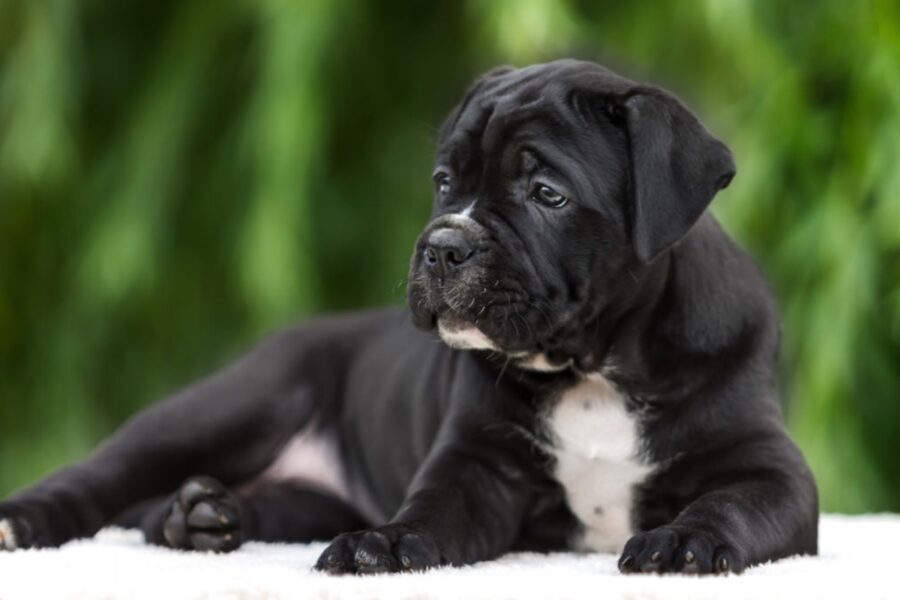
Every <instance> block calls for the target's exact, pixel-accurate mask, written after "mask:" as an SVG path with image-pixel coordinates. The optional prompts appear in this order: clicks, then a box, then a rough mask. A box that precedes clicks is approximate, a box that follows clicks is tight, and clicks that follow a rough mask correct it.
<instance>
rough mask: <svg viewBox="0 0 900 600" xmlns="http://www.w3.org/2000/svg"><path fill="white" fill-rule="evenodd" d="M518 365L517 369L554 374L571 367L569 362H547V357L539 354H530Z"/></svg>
mask: <svg viewBox="0 0 900 600" xmlns="http://www.w3.org/2000/svg"><path fill="white" fill-rule="evenodd" d="M518 365H519V367H521V368H523V369H528V370H529V371H540V372H542V373H555V372H557V371H565V370H566V369H568V368H569V365H571V361H566V362H564V363H559V364H553V363H551V362H550V361H549V360H547V355H546V354H544V353H543V352H541V353H540V354H532V355H530V356H526V357H525V358H523V359H522V360H520V361H519V362H518Z"/></svg>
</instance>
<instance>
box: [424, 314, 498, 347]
mask: <svg viewBox="0 0 900 600" xmlns="http://www.w3.org/2000/svg"><path fill="white" fill-rule="evenodd" d="M438 333H440V335H441V339H442V340H444V342H446V344H447V345H448V346H450V347H451V348H457V349H459V350H496V349H497V347H496V346H495V345H494V343H493V342H492V341H491V340H490V339H488V337H487V336H486V335H484V334H483V333H482V332H481V330H480V329H478V328H477V327H475V326H474V325H469V326H467V327H462V328H460V329H450V328H448V327H447V326H445V325H444V324H443V323H442V322H441V321H438Z"/></svg>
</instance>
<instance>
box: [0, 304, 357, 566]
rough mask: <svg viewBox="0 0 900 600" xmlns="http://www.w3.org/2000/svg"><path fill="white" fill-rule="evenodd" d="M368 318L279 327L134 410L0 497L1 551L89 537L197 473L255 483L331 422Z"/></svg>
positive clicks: (234, 482)
mask: <svg viewBox="0 0 900 600" xmlns="http://www.w3.org/2000/svg"><path fill="white" fill-rule="evenodd" d="M360 321H363V322H362V323H361V322H360ZM371 322H373V320H372V319H371V317H370V316H368V315H366V314H364V315H362V316H359V317H352V318H334V319H323V320H319V321H317V322H314V323H310V324H305V325H302V326H300V327H296V328H293V329H290V330H287V331H285V332H282V333H279V334H277V335H275V336H272V337H271V338H269V339H268V340H266V341H264V342H263V343H262V344H260V345H259V346H257V347H256V348H255V349H254V350H252V351H251V352H250V353H249V354H248V355H247V356H245V357H244V358H242V359H240V360H238V361H237V362H236V363H234V364H233V365H232V366H230V367H228V368H226V369H225V370H223V371H222V372H220V373H218V374H216V375H214V376H212V377H210V378H209V379H207V380H205V381H202V382H200V383H199V384H197V385H194V386H192V387H190V388H188V389H186V390H184V391H182V392H180V393H177V394H175V395H173V396H172V397H170V398H168V399H167V400H165V401H163V402H161V403H158V404H155V405H153V406H151V407H150V408H148V409H147V410H145V411H143V412H141V413H140V414H138V415H137V416H136V417H134V418H133V419H131V420H130V421H129V422H128V423H126V424H125V425H124V426H123V427H122V428H121V429H119V430H118V431H117V432H116V433H115V434H114V435H113V436H112V437H110V438H109V439H108V440H107V441H105V442H104V443H103V444H101V445H100V446H99V447H98V448H97V449H96V450H95V451H94V452H93V453H92V454H91V455H90V456H89V457H88V458H87V459H86V460H84V461H82V462H80V463H77V464H75V465H72V466H70V467H67V468H65V469H62V470H61V471H58V472H57V473H55V474H53V475H51V476H50V477H48V478H46V479H45V480H43V481H41V482H40V483H38V484H37V485H35V486H33V487H31V488H27V489H25V490H23V491H21V492H19V493H17V494H15V495H13V496H12V497H11V498H9V499H8V500H5V501H3V502H0V550H3V549H7V550H9V549H16V548H28V547H47V546H57V545H59V544H62V543H64V542H66V541H68V540H70V539H73V538H77V537H86V536H90V535H93V534H94V533H95V532H96V531H97V530H98V529H100V528H101V527H103V526H104V525H106V524H108V523H110V522H111V521H112V519H113V518H115V517H116V516H117V515H119V514H121V513H122V512H123V511H125V510H126V509H128V508H129V507H131V506H134V505H135V504H138V503H140V502H142V501H144V500H147V499H149V498H154V497H158V496H162V495H164V494H169V493H171V491H172V490H174V489H176V488H177V487H178V486H179V485H180V484H181V483H182V482H183V481H185V480H186V479H187V478H188V477H190V476H192V475H195V474H197V473H204V474H207V475H210V476H212V477H215V478H216V479H217V480H219V481H221V482H222V483H223V484H225V485H227V486H234V485H238V484H241V483H244V482H246V481H249V480H251V479H253V478H254V477H255V476H257V475H259V473H261V472H262V471H263V470H264V469H265V468H266V467H267V466H268V464H269V463H271V461H272V460H273V459H274V458H275V457H276V455H277V454H278V452H279V451H280V450H281V449H282V447H283V446H284V445H285V444H286V443H287V442H288V441H289V440H290V439H291V437H292V436H294V435H295V434H296V433H297V432H298V431H300V430H302V429H304V428H306V427H308V426H310V425H311V424H320V425H327V424H328V423H329V422H330V421H333V420H334V419H335V415H336V414H337V413H338V411H339V410H340V408H339V404H340V396H341V385H342V384H341V382H342V377H341V373H342V370H343V369H345V368H346V364H347V361H348V356H349V355H350V353H351V352H352V351H353V350H352V349H353V348H355V347H357V346H358V341H359V340H358V336H360V335H364V334H365V331H366V330H367V325H368V324H369V323H371Z"/></svg>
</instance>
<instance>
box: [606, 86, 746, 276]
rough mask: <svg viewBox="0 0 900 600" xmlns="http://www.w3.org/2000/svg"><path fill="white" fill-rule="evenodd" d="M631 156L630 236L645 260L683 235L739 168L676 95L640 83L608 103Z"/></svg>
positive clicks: (726, 150)
mask: <svg viewBox="0 0 900 600" xmlns="http://www.w3.org/2000/svg"><path fill="white" fill-rule="evenodd" d="M610 108H611V110H612V112H613V115H614V117H615V118H617V119H621V120H623V121H624V125H625V127H626V129H627V132H628V144H629V158H630V162H631V190H632V205H631V239H632V245H633V246H634V250H635V252H636V254H637V256H638V258H640V260H641V261H643V262H644V263H649V262H651V261H653V260H654V259H655V258H656V257H657V256H659V254H660V253H662V252H663V251H664V250H665V249H667V248H669V247H670V246H671V245H672V244H674V243H675V242H677V241H678V240H679V239H681V237H682V236H684V234H686V233H687V232H688V230H689V229H690V228H691V227H692V226H693V225H694V223H695V222H696V221H697V219H699V218H700V215H701V214H702V213H703V211H704V210H705V209H706V207H707V206H708V205H709V203H710V202H711V201H712V199H713V196H715V195H716V192H718V191H719V190H721V189H723V188H725V187H726V186H727V185H728V184H729V183H730V182H731V179H732V177H734V174H735V166H734V160H733V159H732V157H731V152H730V151H729V150H728V147H727V146H725V144H723V143H722V142H720V141H719V140H717V139H716V138H714V137H713V136H712V134H710V133H709V131H707V130H706V128H705V127H704V126H703V124H702V123H700V121H699V120H698V119H697V117H695V116H694V115H693V114H692V113H691V111H690V110H688V109H687V107H685V106H684V105H683V104H682V103H681V102H680V101H679V100H678V99H677V98H675V97H674V96H673V95H671V94H669V93H668V92H665V91H664V90H661V89H658V88H654V87H640V88H636V89H634V90H632V91H631V92H629V93H628V94H627V95H625V97H624V98H619V99H617V101H615V102H614V103H612V104H611V105H610Z"/></svg>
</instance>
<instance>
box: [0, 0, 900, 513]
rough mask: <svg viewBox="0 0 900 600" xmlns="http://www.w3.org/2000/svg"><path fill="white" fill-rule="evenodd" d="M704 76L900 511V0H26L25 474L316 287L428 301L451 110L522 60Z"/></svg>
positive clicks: (8, 233)
mask: <svg viewBox="0 0 900 600" xmlns="http://www.w3.org/2000/svg"><path fill="white" fill-rule="evenodd" d="M564 56H577V57H581V58H589V59H594V60H598V61H600V62H605V63H606V64H608V65H611V66H613V67H615V68H617V69H618V70H620V71H624V72H625V74H627V75H630V76H632V77H635V78H638V79H644V80H649V81H654V82H656V83H659V84H662V85H665V86H668V87H670V88H671V89H673V90H675V91H676V92H677V93H679V94H680V95H681V96H682V97H683V98H684V99H685V100H686V101H687V102H688V104H689V105H691V106H692V107H693V108H694V109H695V110H696V111H697V112H698V113H699V114H700V115H701V116H702V118H703V119H704V120H705V122H706V123H707V125H708V126H709V127H710V129H711V130H712V131H714V132H715V133H716V134H717V135H718V136H719V137H721V138H722V139H723V140H725V141H726V142H727V143H729V144H730V146H731V147H732V149H733V150H734V153H735V156H736V158H737V164H738V175H737V177H736V178H735V180H734V183H733V184H732V185H731V187H730V188H728V189H727V190H726V191H724V192H723V193H721V194H720V195H719V196H718V198H717V200H716V202H715V203H714V206H715V212H716V213H717V215H718V216H719V217H720V218H721V220H722V221H723V222H724V223H725V224H726V226H727V228H728V229H729V230H730V231H731V232H732V234H733V235H734V236H735V237H736V238H738V239H739V240H740V241H741V242H742V243H743V244H744V245H745V246H746V247H747V248H748V249H749V250H750V251H751V252H752V253H753V254H754V255H755V256H756V257H757V259H758V260H759V261H760V262H761V263H762V265H763V267H764V269H765V271H766V272H767V273H768V275H769V277H770V279H771V280H772V282H773V285H774V287H775V289H776V292H777V294H778V296H779V298H780V301H781V303H782V309H783V313H784V352H783V365H784V392H785V398H786V412H787V416H788V421H789V424H790V427H791V429H792V431H793V433H794V435H795V437H796V439H797V440H798V441H799V443H800V445H801V446H802V448H803V449H804V451H805V452H806V455H807V457H808V458H809V460H810V462H811V464H812V466H813V469H814V471H815V472H816V475H817V477H818V481H819V485H820V488H821V494H822V506H823V508H824V509H825V510H828V511H846V512H861V511H884V510H893V511H898V510H900V469H898V467H897V459H898V457H900V163H898V156H900V6H898V3H897V2H892V1H887V0H872V1H866V2H851V3H847V2H843V1H841V0H822V1H819V2H815V3H806V2H804V3H796V2H782V1H780V0H766V1H749V0H747V1H742V0H706V1H693V0H686V1H684V2H619V1H591V2H589V1H580V2H577V1H552V0H517V1H490V0H465V1H464V0H442V1H424V2H423V1H393V2H375V1H364V0H355V1H354V0H322V1H316V0H306V1H295V0H245V1H241V0H234V1H224V0H132V1H129V2H122V1H120V0H82V1H80V2H74V1H72V0H57V1H53V0H0V496H3V495H5V494H7V493H9V492H10V491H12V490H13V489H16V488H18V487H20V486H23V485H26V484H28V483H30V482H33V481H35V480H36V479H38V478H39V477H41V476H43V475H44V474H46V473H48V472H49V471H51V470H53V469H55V468H57V467H59V466H60V465H62V464H64V463H66V462H69V461H72V460H75V459H77V458H79V457H82V456H83V455H84V454H85V453H87V452H88V451H89V450H90V448H92V447H93V446H94V445H95V444H96V443H97V442H98V441H100V440H101V439H102V438H103V437H105V436H106V435H108V434H109V433H110V432H111V431H112V430H113V429H114V428H115V427H116V426H117V424H119V423H121V422H122V420H123V419H125V418H126V417H127V416H128V415H129V414H131V413H132V412H133V411H135V410H136V409H138V408H140V407H141V406H143V405H145V404H147V403H149V402H152V401H154V400H156V399H158V398H160V397H161V396H163V395H165V394H166V393H168V392H171V391H173V390H175V389H178V388H179V387H181V386H184V385H186V384H187V383H189V382H191V381H192V380H194V379H196V378H198V377H201V376H203V375H205V374H207V373H209V372H210V371H212V370H214V369H215V368H217V367H219V366H221V365H222V364H223V363H225V362H227V361H228V360H230V359H232V358H233V357H235V356H236V355H237V354H238V353H240V352H241V351H242V350H245V349H246V348H247V347H248V345H250V344H252V343H253V342H254V341H255V340H257V339H259V338H260V336H262V335H264V334H265V333H266V332H268V331H271V330H272V329H274V328H277V327H279V326H283V325H285V324H287V323H289V322H291V321H293V320H296V319H298V318H302V317H303V316H304V315H309V314H311V313H316V312H321V311H334V310H340V309H352V308H358V307H366V306H371V305H377V304H385V303H395V304H399V303H402V302H403V300H404V294H405V287H404V280H405V274H406V266H407V261H408V257H409V253H410V250H411V248H412V244H413V241H414V239H415V237H416V235H417V233H418V231H419V229H420V227H421V226H422V225H423V224H424V222H425V221H426V219H427V217H428V215H429V213H430V210H431V209H430V198H431V182H430V174H431V167H432V164H431V162H432V155H433V146H434V141H435V136H436V128H437V126H438V125H439V124H440V121H441V119H442V118H443V117H444V115H445V113H446V112H447V111H448V110H449V109H450V108H451V107H452V105H453V104H454V103H455V101H456V100H457V99H458V97H459V96H460V95H461V94H462V92H463V90H464V89H465V87H466V86H467V85H468V84H469V83H470V81H471V80H472V79H473V78H474V77H476V76H477V75H478V74H479V73H480V72H481V71H483V70H486V69H488V68H490V67H492V66H494V65H496V64H499V63H512V64H515V65H519V66H522V65H525V64H528V63H531V62H538V61H544V60H547V59H553V58H558V57H564Z"/></svg>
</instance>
